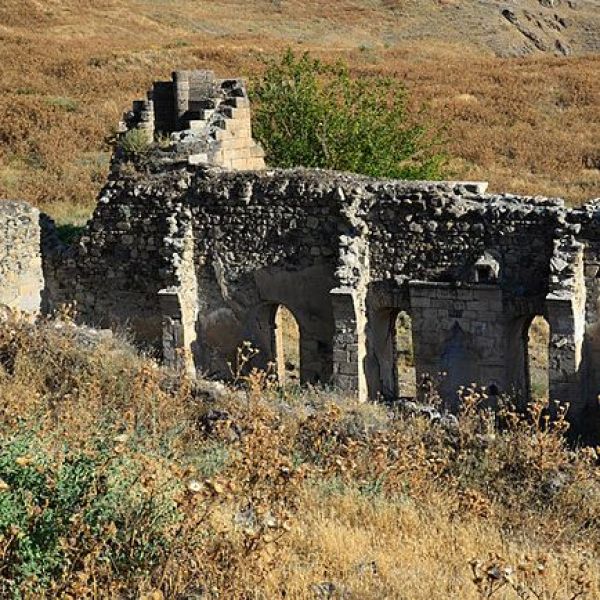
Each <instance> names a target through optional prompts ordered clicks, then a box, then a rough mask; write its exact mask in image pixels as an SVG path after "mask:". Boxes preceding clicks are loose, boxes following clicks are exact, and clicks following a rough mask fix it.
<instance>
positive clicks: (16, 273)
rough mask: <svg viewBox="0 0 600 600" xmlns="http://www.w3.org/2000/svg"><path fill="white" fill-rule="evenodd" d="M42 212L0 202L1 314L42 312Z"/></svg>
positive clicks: (8, 202) (12, 203) (22, 203)
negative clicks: (13, 310)
mask: <svg viewBox="0 0 600 600" xmlns="http://www.w3.org/2000/svg"><path fill="white" fill-rule="evenodd" d="M41 246H42V230H41V227H40V212H39V211H38V210H37V209H35V208H33V207H32V206H30V205H29V204H27V203H25V202H14V201H10V200H0V310H1V309H2V307H8V308H11V309H16V310H19V311H24V312H28V313H34V314H35V313H37V312H39V310H40V308H41V306H42V300H43V294H44V274H43V270H42V247H41Z"/></svg>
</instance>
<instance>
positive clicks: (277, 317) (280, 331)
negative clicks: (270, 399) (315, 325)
mask: <svg viewBox="0 0 600 600" xmlns="http://www.w3.org/2000/svg"><path fill="white" fill-rule="evenodd" d="M272 327H273V336H274V337H273V342H272V343H273V346H274V349H273V354H274V358H275V361H274V363H275V374H276V375H277V380H278V381H279V383H280V384H282V385H284V384H287V383H293V382H295V381H299V380H300V373H301V372H302V363H301V355H300V347H301V335H300V325H299V324H298V320H297V319H296V317H295V316H294V313H293V312H292V311H291V310H290V309H289V308H288V307H287V306H285V305H284V304H279V305H275V307H274V313H273V323H272Z"/></svg>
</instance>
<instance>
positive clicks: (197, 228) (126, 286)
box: [3, 158, 600, 420]
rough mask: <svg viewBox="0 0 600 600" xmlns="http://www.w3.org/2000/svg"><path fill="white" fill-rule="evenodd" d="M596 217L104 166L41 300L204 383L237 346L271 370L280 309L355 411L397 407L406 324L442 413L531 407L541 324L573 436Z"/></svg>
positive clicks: (312, 373) (300, 174) (290, 175)
mask: <svg viewBox="0 0 600 600" xmlns="http://www.w3.org/2000/svg"><path fill="white" fill-rule="evenodd" d="M32 214H34V213H32ZM596 214H597V210H596V208H595V207H592V208H589V209H585V210H584V209H582V210H581V211H569V210H567V209H565V208H564V206H563V205H562V204H561V202H558V201H550V200H544V199H541V200H540V199H534V198H516V197H514V196H510V195H504V196H498V195H496V196H494V195H484V194H481V193H479V192H477V190H475V191H473V190H469V189H467V188H464V187H457V186H456V185H454V184H451V183H443V182H438V183H428V182H424V183H416V182H410V183H407V182H395V181H376V180H372V179H369V178H366V177H360V176H356V175H349V174H343V173H333V172H326V171H309V170H302V169H298V170H291V171H281V170H274V171H244V172H226V171H224V170H223V169H220V168H216V167H211V168H209V167H205V166H194V165H190V164H189V161H188V160H180V161H179V162H178V161H173V160H171V161H169V162H161V160H157V159H155V158H150V159H148V161H146V162H142V163H138V164H135V165H128V164H120V163H115V164H114V165H113V172H112V173H111V176H110V179H109V181H108V183H107V185H106V186H105V188H104V190H103V192H102V194H101V196H100V199H99V202H98V206H97V208H96V211H95V213H94V216H93V218H92V220H91V221H90V223H89V224H88V226H87V227H86V229H85V231H84V232H83V234H82V236H81V237H80V239H79V240H78V242H77V244H76V245H75V246H73V247H71V248H66V249H65V248H58V249H57V248H55V249H54V251H52V252H50V254H49V255H48V256H46V257H45V260H44V263H43V264H44V269H45V271H46V284H45V288H46V290H45V295H46V296H47V302H48V305H54V306H56V305H58V304H60V303H61V302H69V301H73V300H74V301H76V302H77V307H78V310H79V314H80V318H81V319H82V320H83V321H85V322H87V323H91V324H93V325H96V326H100V327H112V328H126V329H131V330H132V331H133V332H134V333H135V335H136V337H137V338H138V340H139V341H140V342H141V343H142V344H146V345H151V346H154V347H156V348H157V349H162V353H163V356H164V358H165V359H166V360H167V362H168V363H169V364H171V365H172V366H176V367H177V368H185V369H187V370H190V372H192V371H193V372H196V371H197V372H200V373H203V374H205V375H209V376H217V377H227V376H228V375H229V374H230V369H231V368H234V369H235V360H236V350H237V349H238V348H239V346H240V345H241V344H242V343H243V342H245V341H249V342H251V343H252V345H253V346H255V347H256V348H258V350H259V354H258V356H257V357H256V358H255V359H254V360H253V362H252V365H253V366H259V367H262V368H269V363H275V362H277V361H278V358H280V357H278V356H277V348H278V344H277V331H276V323H275V315H276V312H277V307H278V306H280V305H284V306H286V307H287V308H288V309H290V310H291V312H292V313H293V314H294V316H295V317H296V320H297V321H298V324H299V328H300V350H301V365H300V370H301V380H302V381H303V382H311V383H316V382H320V383H333V384H335V385H336V386H337V387H338V388H340V389H343V390H346V391H348V392H350V393H355V394H357V395H358V396H359V397H360V398H363V399H364V398H367V397H370V398H372V399H377V398H380V397H389V398H394V397H397V395H398V389H397V384H396V382H395V381H394V377H393V372H394V364H393V362H394V354H393V352H394V344H393V342H394V340H393V335H394V334H393V329H392V327H393V323H394V321H395V318H396V316H397V314H398V312H399V311H405V312H407V313H408V314H409V316H410V318H411V320H412V338H413V345H414V352H415V361H416V369H417V376H418V377H419V378H421V377H434V378H436V377H437V376H438V375H439V374H440V373H447V375H446V376H445V379H443V380H441V384H440V389H441V392H442V395H443V397H444V399H445V401H446V403H447V405H448V406H449V407H450V408H452V409H456V407H457V402H458V401H459V397H458V395H457V389H458V388H459V387H460V386H464V385H468V384H471V383H477V384H479V385H482V386H483V387H485V388H487V389H488V390H490V392H491V394H492V395H494V396H498V395H500V394H503V393H510V394H513V395H516V396H517V397H521V398H522V399H523V402H526V401H527V400H528V392H529V390H528V382H527V349H526V345H527V328H528V326H529V323H530V322H531V320H532V319H533V317H534V316H536V315H544V316H545V317H546V319H547V320H548V322H549V324H550V329H551V342H550V346H549V356H550V390H551V397H552V398H553V399H554V398H556V399H558V400H560V401H561V402H569V403H571V405H572V409H571V411H572V414H573V415H574V418H577V419H580V420H581V419H585V418H586V416H585V415H586V411H588V409H590V407H591V406H592V405H593V403H594V398H595V396H596V395H597V393H598V390H599V389H600V387H599V385H600V384H599V382H598V381H597V376H596V375H595V373H596V372H597V371H598V368H599V367H600V350H599V348H600V342H598V341H597V340H598V339H599V336H598V335H597V321H598V318H597V304H596V303H597V298H598V292H599V289H600V285H598V283H597V279H598V273H599V270H600V267H599V266H598V265H600V241H598V240H600V230H598V229H597V228H598V226H597V219H596V216H595V215H596ZM30 224H31V223H30ZM27 226H29V225H27ZM10 228H11V229H12V230H15V229H16V230H17V231H18V229H19V228H18V227H17V226H16V225H15V222H14V218H13V221H11V225H10ZM23 231H27V230H26V228H25V229H24V230H23ZM12 235H14V233H13V234H12ZM23 235H25V234H23ZM38 237H39V234H38ZM27 239H31V236H30V235H29V234H27ZM18 246H19V245H18V244H17V245H16V247H18ZM5 252H6V251H5ZM13 260H15V259H13V258H11V259H10V261H11V262H12V261H13ZM32 264H33V263H32ZM25 271H27V272H28V273H30V272H33V271H32V267H31V266H28V267H27V268H26V269H25ZM15 272H18V269H17V271H15ZM23 289H24V288H23ZM3 293H6V292H3ZM16 294H18V295H19V297H21V296H23V294H21V292H20V291H19V292H16ZM13 295H15V292H13ZM519 395H520V396H519Z"/></svg>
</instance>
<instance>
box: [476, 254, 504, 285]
mask: <svg viewBox="0 0 600 600" xmlns="http://www.w3.org/2000/svg"><path fill="white" fill-rule="evenodd" d="M499 277H500V263H499V262H498V261H497V260H496V259H495V258H494V257H493V256H492V255H491V254H490V253H489V252H484V253H483V256H481V257H480V258H479V259H478V260H477V262H476V263H475V265H474V268H473V281H474V283H487V284H493V283H497V282H498V279H499Z"/></svg>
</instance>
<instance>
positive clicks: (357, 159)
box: [252, 50, 444, 179]
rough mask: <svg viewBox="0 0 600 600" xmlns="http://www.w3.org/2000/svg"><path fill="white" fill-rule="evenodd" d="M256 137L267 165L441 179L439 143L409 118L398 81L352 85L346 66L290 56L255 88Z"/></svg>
mask: <svg viewBox="0 0 600 600" xmlns="http://www.w3.org/2000/svg"><path fill="white" fill-rule="evenodd" d="M252 98H253V102H254V105H253V106H254V120H253V125H254V133H255V136H256V137H257V139H258V140H259V141H260V142H261V143H262V144H263V146H264V148H265V151H266V159H267V162H268V163H269V164H271V165H273V166H277V167H294V166H299V165H302V166H306V167H319V168H329V169H337V170H341V171H352V172H355V173H364V174H366V175H371V176H374V177H392V178H399V179H436V178H440V176H441V174H442V166H443V163H444V157H443V155H442V154H441V153H440V152H439V140H438V139H437V137H436V136H435V135H432V132H431V131H430V130H429V129H428V128H427V127H426V126H425V125H424V124H423V123H420V122H417V121H416V119H415V118H414V117H415V115H410V114H409V112H408V110H407V95H406V90H405V89H404V87H403V85H402V84H401V83H400V82H399V81H398V80H396V79H394V78H392V77H381V76H376V77H375V76H373V77H365V78H361V79H357V78H353V77H352V76H351V75H350V71H349V69H348V66H347V65H345V64H343V63H337V64H335V65H329V64H324V63H322V62H321V61H319V60H317V59H314V58H311V57H310V56H309V55H308V53H305V54H303V55H302V56H301V57H300V58H297V57H296V56H295V55H294V53H293V52H292V51H291V50H288V51H287V52H286V54H285V55H284V56H283V58H282V59H281V60H280V61H270V62H268V63H267V67H266V71H265V73H264V74H263V75H262V77H260V78H259V79H257V80H255V81H254V84H253V86H252Z"/></svg>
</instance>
